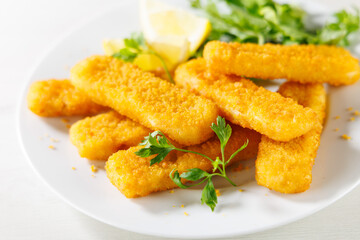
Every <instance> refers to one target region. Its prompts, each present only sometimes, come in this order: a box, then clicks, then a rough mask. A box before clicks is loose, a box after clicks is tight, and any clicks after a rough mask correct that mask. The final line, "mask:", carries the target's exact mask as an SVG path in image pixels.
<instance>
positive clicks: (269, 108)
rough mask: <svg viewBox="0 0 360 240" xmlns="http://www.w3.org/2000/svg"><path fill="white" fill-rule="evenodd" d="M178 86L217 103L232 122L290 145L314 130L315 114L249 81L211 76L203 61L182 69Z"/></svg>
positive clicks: (177, 71)
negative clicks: (293, 140)
mask: <svg viewBox="0 0 360 240" xmlns="http://www.w3.org/2000/svg"><path fill="white" fill-rule="evenodd" d="M175 82H176V84H178V85H181V86H183V87H185V88H187V89H190V90H192V91H195V92H196V93H199V94H201V95H203V96H205V97H207V98H209V99H211V100H212V101H214V103H216V104H217V105H218V107H219V109H220V111H221V113H222V115H224V116H225V117H226V118H227V119H229V121H231V122H232V123H234V124H238V125H241V126H242V127H246V128H250V129H254V130H255V131H257V132H259V133H261V134H264V135H266V136H268V137H269V138H271V139H274V140H278V141H289V140H291V139H293V138H296V137H299V136H301V135H303V134H304V133H306V132H308V131H309V130H310V129H312V128H313V127H314V125H315V124H316V121H314V119H315V116H316V113H315V112H314V111H313V110H311V109H310V108H304V107H303V106H301V105H299V104H297V103H296V102H295V101H294V100H292V99H289V98H285V97H283V96H281V95H280V94H279V93H274V92H271V91H269V90H266V89H265V88H263V87H259V86H257V85H256V84H254V83H253V82H251V81H250V80H247V79H244V78H240V77H236V76H227V75H222V74H218V75H216V74H214V73H211V74H210V73H209V72H208V71H207V69H206V64H205V60H204V59H195V60H192V61H189V62H187V63H185V64H182V65H180V66H179V67H178V68H177V69H176V71H175Z"/></svg>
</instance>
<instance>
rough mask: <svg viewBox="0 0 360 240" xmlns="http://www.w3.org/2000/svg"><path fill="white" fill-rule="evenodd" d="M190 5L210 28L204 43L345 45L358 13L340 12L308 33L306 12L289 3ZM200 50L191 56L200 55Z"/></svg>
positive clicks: (196, 1) (233, 0)
mask: <svg viewBox="0 0 360 240" xmlns="http://www.w3.org/2000/svg"><path fill="white" fill-rule="evenodd" d="M190 5H191V6H192V7H193V8H197V9H199V10H201V11H203V12H204V13H205V15H206V17H207V18H208V19H209V21H210V22H211V25H212V31H211V33H210V35H209V37H208V38H207V39H206V40H205V43H206V42H207V41H211V40H220V41H226V42H228V41H236V42H252V43H258V44H264V43H266V42H271V43H279V44H285V45H290V44H310V43H311V44H331V45H339V46H348V45H349V44H350V43H349V36H350V35H351V34H352V33H354V32H356V31H359V29H360V21H359V11H358V10H356V12H355V13H351V12H347V11H344V10H343V11H340V12H338V13H335V14H334V18H335V21H333V22H330V23H327V24H326V25H325V26H323V27H321V28H319V29H315V31H314V30H309V29H307V28H306V26H305V24H304V19H305V17H306V15H307V13H306V12H305V11H304V10H303V9H301V8H299V7H297V6H295V5H291V4H280V3H276V2H274V1H273V0H202V1H201V0H190ZM201 55H202V47H200V48H199V50H198V51H197V52H196V53H193V54H192V56H201Z"/></svg>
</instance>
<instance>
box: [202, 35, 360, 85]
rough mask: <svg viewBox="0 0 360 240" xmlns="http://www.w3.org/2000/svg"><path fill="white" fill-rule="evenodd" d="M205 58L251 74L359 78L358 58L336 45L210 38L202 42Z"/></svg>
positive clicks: (339, 81)
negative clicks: (222, 40)
mask: <svg viewBox="0 0 360 240" xmlns="http://www.w3.org/2000/svg"><path fill="white" fill-rule="evenodd" d="M204 58H205V59H206V62H207V64H208V66H209V68H210V70H211V71H215V72H219V73H224V74H236V75H238V76H246V77H253V78H261V79H277V78H286V79H288V80H289V81H294V82H300V83H329V84H332V85H335V86H338V85H348V84H353V83H355V82H356V81H358V80H359V78H360V67H359V61H358V59H356V58H354V57H353V56H351V54H350V52H349V51H347V50H346V49H344V48H340V47H336V46H328V45H292V46H284V45H280V44H264V45H258V44H252V43H245V44H244V43H242V44H241V43H235V42H234V43H224V42H218V41H212V42H209V43H208V44H206V46H205V49H204Z"/></svg>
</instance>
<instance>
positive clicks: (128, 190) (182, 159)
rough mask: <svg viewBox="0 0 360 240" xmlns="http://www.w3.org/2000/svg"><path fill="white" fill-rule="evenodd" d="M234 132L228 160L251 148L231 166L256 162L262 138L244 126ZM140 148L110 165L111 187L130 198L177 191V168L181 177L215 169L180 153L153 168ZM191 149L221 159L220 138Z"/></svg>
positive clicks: (124, 153) (115, 157)
mask: <svg viewBox="0 0 360 240" xmlns="http://www.w3.org/2000/svg"><path fill="white" fill-rule="evenodd" d="M232 128H233V134H232V136H231V138H230V140H229V142H228V144H227V146H226V158H228V157H229V156H230V154H232V153H233V152H235V151H236V150H237V149H238V148H240V147H241V146H242V145H243V144H244V143H245V142H246V139H249V145H248V146H247V147H246V148H245V149H244V150H243V151H241V152H240V153H239V154H238V155H237V156H236V157H235V158H234V159H233V160H232V162H231V163H234V162H237V161H240V160H247V159H251V158H254V157H255V156H256V154H257V148H258V144H259V141H260V138H261V136H260V134H259V133H257V132H255V131H253V130H250V129H245V128H242V127H240V126H232ZM140 148H141V146H137V147H131V148H129V149H128V150H121V151H118V152H117V153H115V154H113V155H112V156H111V157H110V158H109V160H108V161H107V162H106V167H105V168H106V173H107V176H108V178H109V179H110V181H111V183H112V184H113V185H114V186H115V187H117V188H118V189H119V190H120V192H122V193H123V194H124V195H125V196H126V197H128V198H135V197H143V196H146V195H148V194H150V193H152V192H158V191H164V190H167V189H172V188H176V187H177V185H176V184H175V183H174V182H173V181H172V180H171V179H170V177H169V174H170V172H171V171H172V170H173V169H174V168H176V169H177V170H178V171H179V173H180V174H181V173H182V172H184V171H186V170H188V169H191V168H200V169H202V170H204V171H208V172H210V171H212V168H213V166H212V164H211V162H210V161H209V160H207V159H205V158H203V157H201V156H199V155H196V154H193V153H183V152H177V151H173V152H171V153H170V154H169V155H168V156H167V157H166V158H165V160H163V161H162V162H160V163H159V164H154V165H152V166H150V159H151V158H152V157H153V156H152V157H148V158H141V157H139V156H137V155H135V154H134V152H136V151H138V150H139V149H140ZM187 149H189V150H192V151H197V152H200V153H203V154H206V155H207V156H209V157H210V158H212V159H215V158H216V157H217V156H219V157H220V156H221V152H220V143H219V140H218V139H217V138H216V137H213V138H211V139H210V140H208V141H207V142H205V143H203V144H200V145H196V146H190V147H188V148H187Z"/></svg>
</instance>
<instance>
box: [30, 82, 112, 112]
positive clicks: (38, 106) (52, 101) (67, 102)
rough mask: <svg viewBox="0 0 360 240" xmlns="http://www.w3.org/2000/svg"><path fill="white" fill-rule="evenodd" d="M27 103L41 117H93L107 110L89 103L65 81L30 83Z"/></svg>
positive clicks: (86, 98) (88, 99) (84, 96)
mask: <svg viewBox="0 0 360 240" xmlns="http://www.w3.org/2000/svg"><path fill="white" fill-rule="evenodd" d="M27 101H28V107H29V109H30V110H31V111H32V112H33V113H35V114H37V115H39V116H42V117H59V116H74V115H93V114H97V113H100V112H102V111H104V110H105V109H107V108H106V107H104V106H101V105H99V104H96V103H94V102H93V101H91V100H90V98H88V97H87V96H86V94H84V93H83V92H81V91H79V90H77V89H76V88H75V87H74V86H73V85H72V84H71V83H70V81H69V80H67V79H65V80H56V79H51V80H46V81H38V82H34V83H32V84H31V86H30V89H29V92H28V95H27Z"/></svg>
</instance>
